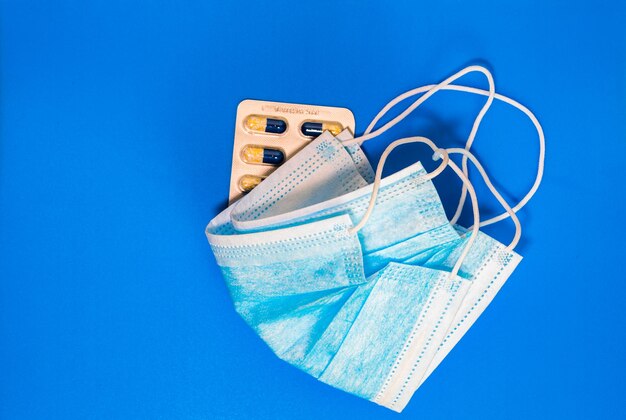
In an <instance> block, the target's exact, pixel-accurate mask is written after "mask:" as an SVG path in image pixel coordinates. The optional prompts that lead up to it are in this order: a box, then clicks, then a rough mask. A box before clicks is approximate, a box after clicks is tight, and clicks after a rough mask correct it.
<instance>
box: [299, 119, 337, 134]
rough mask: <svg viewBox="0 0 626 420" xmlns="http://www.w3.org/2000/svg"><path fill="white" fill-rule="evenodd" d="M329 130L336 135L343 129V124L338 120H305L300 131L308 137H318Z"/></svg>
mask: <svg viewBox="0 0 626 420" xmlns="http://www.w3.org/2000/svg"><path fill="white" fill-rule="evenodd" d="M327 130H328V131H330V132H331V133H332V135H333V136H336V135H338V134H339V133H341V132H342V131H343V126H342V125H341V124H339V123H338V122H332V121H328V122H316V121H305V122H303V123H302V126H300V131H301V132H302V134H304V135H305V136H307V137H317V136H319V135H320V134H322V133H323V132H324V131H327Z"/></svg>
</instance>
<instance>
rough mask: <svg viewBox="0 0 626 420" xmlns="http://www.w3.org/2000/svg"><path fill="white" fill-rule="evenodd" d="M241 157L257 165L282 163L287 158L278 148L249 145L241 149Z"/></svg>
mask: <svg viewBox="0 0 626 420" xmlns="http://www.w3.org/2000/svg"><path fill="white" fill-rule="evenodd" d="M241 159H243V161H244V162H246V163H251V164H255V165H260V164H266V165H280V164H281V163H283V161H284V160H285V154H284V153H283V152H282V151H281V150H278V149H268V148H266V147H263V146H252V145H247V146H244V148H243V149H241Z"/></svg>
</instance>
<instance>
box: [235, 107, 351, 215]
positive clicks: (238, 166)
mask: <svg viewBox="0 0 626 420" xmlns="http://www.w3.org/2000/svg"><path fill="white" fill-rule="evenodd" d="M346 128H347V129H349V130H350V131H351V132H352V133H354V130H355V127H354V115H353V114H352V111H350V110H349V109H347V108H338V107H330V106H317V105H302V104H290V103H284V102H268V101H257V100H252V99H246V100H244V101H242V102H241V103H240V104H239V106H238V107H237V119H236V123H235V143H234V147H233V161H232V169H231V174H230V193H229V196H228V200H229V202H230V203H233V202H234V201H236V200H238V199H239V198H241V197H242V196H243V195H244V194H245V193H247V192H249V191H251V190H252V189H253V188H254V187H256V186H257V185H258V184H259V183H260V182H262V181H263V179H265V178H266V177H267V176H268V175H269V174H271V173H272V172H273V171H274V170H275V169H276V168H277V167H279V166H280V165H281V164H283V163H284V162H285V161H287V160H288V159H289V158H290V157H291V156H293V155H294V154H295V153H297V152H298V151H299V150H300V149H302V148H303V147H304V146H306V145H307V144H308V143H309V142H310V141H311V140H313V139H314V138H316V137H317V136H319V135H320V134H322V133H323V132H324V131H330V132H331V133H332V134H333V135H337V134H339V133H340V132H341V131H343V130H344V129H346Z"/></svg>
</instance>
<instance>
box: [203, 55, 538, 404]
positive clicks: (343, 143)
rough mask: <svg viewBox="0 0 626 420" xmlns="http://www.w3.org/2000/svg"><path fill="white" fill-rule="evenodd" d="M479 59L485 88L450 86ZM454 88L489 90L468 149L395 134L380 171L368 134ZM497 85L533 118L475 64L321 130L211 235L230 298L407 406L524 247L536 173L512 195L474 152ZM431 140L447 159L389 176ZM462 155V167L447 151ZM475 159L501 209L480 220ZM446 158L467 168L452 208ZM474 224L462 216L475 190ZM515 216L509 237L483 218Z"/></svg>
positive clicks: (326, 371)
mask: <svg viewBox="0 0 626 420" xmlns="http://www.w3.org/2000/svg"><path fill="white" fill-rule="evenodd" d="M470 71H479V72H481V73H483V74H485V75H486V76H487V78H488V80H489V82H490V89H489V91H483V90H478V89H475V88H470V87H464V86H459V85H452V84H451V83H452V82H453V81H454V80H456V79H457V78H459V77H461V76H463V75H464V74H466V73H468V72H470ZM440 89H453V90H460V91H467V92H471V93H476V94H481V95H485V96H487V98H488V99H487V102H486V104H485V106H484V107H483V109H482V110H481V113H480V114H479V116H478V118H477V119H476V121H475V124H474V128H473V130H472V133H471V134H470V137H469V139H468V142H467V144H466V148H465V149H455V148H453V149H441V148H438V147H437V146H436V145H435V144H434V143H433V142H432V141H430V140H429V139H426V138H424V137H411V138H407V139H401V140H397V141H395V142H393V143H392V144H391V145H390V146H389V147H388V148H387V149H386V150H385V152H384V153H383V155H382V157H381V160H380V162H379V165H378V167H377V171H376V174H374V173H373V171H372V169H371V167H370V166H369V163H368V161H367V159H366V158H365V155H364V154H363V152H362V150H361V149H360V146H359V144H360V143H362V142H363V141H367V140H369V139H371V138H374V137H376V136H377V135H379V134H381V133H382V132H384V131H386V130H387V129H388V128H390V127H391V126H393V125H394V124H396V123H397V122H399V121H400V120H402V119H403V118H404V117H405V116H406V115H408V113H410V112H412V111H413V110H414V109H415V108H417V106H419V105H420V104H421V103H422V102H423V101H424V100H426V99H427V98H428V97H429V96H430V95H432V94H434V93H435V92H436V91H437V90H440ZM420 93H424V95H422V96H421V97H420V98H419V99H418V100H417V101H415V102H414V103H413V104H412V105H411V106H410V107H408V108H407V109H406V110H405V111H404V112H403V113H401V114H400V115H399V116H398V117H396V118H395V119H393V120H391V121H390V122H389V123H387V124H385V125H384V126H382V127H381V128H379V129H378V130H376V131H374V132H372V128H373V127H374V126H375V124H376V123H377V121H378V120H379V119H380V118H381V117H382V116H383V115H384V114H385V113H386V112H387V111H388V110H389V109H390V108H391V107H393V106H394V105H395V104H396V103H398V102H400V101H402V100H404V99H406V98H407V97H410V96H412V95H417V94H420ZM494 98H498V99H500V100H503V101H505V102H508V103H510V104H512V105H514V106H516V107H517V108H520V109H521V110H522V111H523V112H525V113H526V114H527V115H529V116H530V117H531V119H532V120H533V122H536V119H534V116H532V114H531V113H530V111H528V110H527V109H526V108H524V107H523V106H522V105H520V104H518V103H517V102H515V101H512V100H510V99H508V98H505V97H502V96H500V95H498V94H496V93H495V89H494V88H493V80H492V78H491V75H490V74H489V73H488V72H487V71H486V70H485V69H483V68H482V67H476V66H474V67H469V68H467V69H465V70H462V71H461V72H459V73H457V74H456V75H454V76H452V77H450V78H449V79H447V80H446V81H444V82H442V83H440V84H438V85H434V86H426V87H424V88H418V89H416V90H414V91H410V92H407V93H406V94H404V95H401V96H399V97H398V98H396V99H394V100H393V101H392V102H391V103H390V104H389V105H387V106H386V107H385V108H383V110H382V111H381V113H380V114H379V115H378V116H377V117H376V118H375V120H374V121H373V122H372V124H370V127H369V128H368V129H367V130H366V132H365V133H364V135H363V136H361V137H359V138H356V139H353V138H352V137H351V135H350V134H349V133H345V132H344V133H341V134H340V135H339V136H337V138H335V137H333V136H332V135H331V134H330V133H324V134H323V135H321V136H320V137H318V138H317V139H316V140H314V141H312V142H311V143H310V144H309V145H308V146H307V147H305V148H304V149H303V150H302V151H301V152H299V153H298V154H296V155H295V156H294V157H292V158H291V159H290V160H289V161H287V162H286V163H285V164H284V165H283V166H281V167H280V168H278V169H277V170H276V171H275V172H274V173H272V175H270V176H269V177H268V178H267V179H266V180H265V181H263V182H262V183H261V184H260V185H259V186H258V187H257V188H255V189H254V190H253V191H252V192H250V193H249V194H248V195H246V196H245V197H244V198H242V199H241V200H239V201H238V202H236V203H234V204H233V205H231V206H230V207H229V208H227V209H226V210H225V211H223V212H222V213H221V214H220V215H218V216H217V217H216V218H215V219H214V220H212V221H211V223H210V224H209V225H208V227H207V237H208V239H209V243H210V245H211V248H212V250H213V253H214V255H215V257H216V260H217V263H218V265H219V266H220V267H221V270H222V273H223V275H224V278H225V280H226V284H227V285H228V288H229V291H230V294H231V297H232V299H233V302H234V305H235V309H236V310H237V312H238V313H239V314H240V315H241V316H242V317H243V319H244V320H245V321H246V322H247V323H248V324H249V325H250V326H251V327H252V328H253V329H254V330H255V331H256V332H257V334H258V335H259V336H260V337H261V338H262V339H263V340H264V341H265V342H266V343H267V345H268V346H269V347H270V348H271V349H272V351H274V353H276V355H277V356H278V357H280V358H281V359H283V360H285V361H287V362H288V363H290V364H292V365H294V366H296V367H298V368H300V369H302V370H303V371H305V372H307V373H309V374H310V375H312V376H314V377H316V378H317V379H319V380H320V381H322V382H325V383H327V384H329V385H332V386H334V387H336V388H338V389H341V390H344V391H347V392H350V393H352V394H354V395H357V396H359V397H362V398H366V399H368V400H371V401H374V402H376V403H378V404H380V405H383V406H385V407H388V408H390V409H393V410H395V411H401V410H402V409H403V408H404V407H405V406H406V404H407V403H408V401H409V399H410V398H411V396H412V395H413V393H414V392H415V390H416V389H417V388H418V387H419V386H420V385H421V383H422V382H423V381H424V380H425V379H426V378H427V377H428V375H430V373H431V372H432V371H433V370H434V369H435V368H436V366H437V365H438V364H439V363H440V362H441V360H443V358H444V357H445V356H446V354H447V353H448V352H449V351H450V350H451V349H452V347H453V346H454V344H456V342H458V340H459V339H460V338H461V337H462V335H463V334H464V333H465V332H466V331H467V330H468V329H469V327H470V326H471V325H472V324H473V323H474V322H475V321H476V319H477V318H478V316H479V315H480V314H481V313H482V312H483V311H484V309H485V308H486V306H487V305H488V304H489V302H491V300H492V299H493V297H494V296H495V294H496V293H497V291H498V290H499V289H500V287H501V286H502V284H503V283H504V282H505V281H506V279H507V278H508V277H509V276H510V274H511V273H512V272H513V270H514V269H515V267H516V265H517V264H518V263H519V261H520V260H521V257H520V256H519V255H518V254H517V253H515V252H514V251H513V248H514V246H515V245H516V243H517V241H518V240H519V237H520V232H521V231H520V225H519V220H518V219H517V217H516V214H515V212H516V211H517V210H519V208H521V207H522V206H523V205H525V204H526V202H527V201H528V199H530V197H531V196H532V194H533V193H534V190H536V188H537V186H538V185H539V182H540V180H541V174H542V166H543V134H542V132H541V127H540V126H539V124H538V122H536V124H535V125H536V126H537V128H538V131H539V134H540V140H541V155H540V165H539V171H538V174H537V179H536V182H535V185H534V186H533V189H532V190H531V191H530V192H529V193H528V194H527V196H526V197H525V198H524V199H523V200H522V201H521V202H520V203H519V204H518V205H517V206H515V207H513V208H511V207H510V206H509V205H508V204H507V203H506V201H505V200H504V199H503V198H502V196H501V195H500V194H499V193H498V191H497V190H496V189H495V188H494V187H493V185H492V184H491V182H490V180H489V178H488V177H487V175H486V173H485V171H484V169H483V167H482V166H481V164H480V163H479V162H478V160H477V159H476V158H475V157H474V156H473V155H472V154H471V153H470V152H469V151H468V150H469V148H470V147H471V144H472V142H473V138H474V135H475V133H476V130H477V128H478V125H479V124H480V120H481V119H482V116H483V115H484V114H485V112H486V110H487V109H488V108H489V106H490V105H491V102H492V100H493V99H494ZM406 143H423V144H426V145H427V146H429V147H430V148H431V149H432V151H433V152H434V156H433V157H434V158H435V159H437V160H440V164H439V166H438V168H437V169H435V170H434V171H432V172H430V173H427V172H426V171H425V170H424V168H423V167H422V166H421V164H419V163H417V164H414V165H411V166H410V167H408V168H406V169H404V170H402V171H400V172H398V173H396V174H393V175H391V176H388V177H386V178H383V177H382V169H383V166H384V164H385V161H386V159H387V156H388V155H389V153H390V152H391V151H392V150H393V149H394V148H396V147H398V146H400V145H402V144H406ZM453 154H460V155H462V158H463V162H462V169H461V168H460V167H459V166H457V165H456V164H455V163H454V162H453V161H452V160H451V159H450V155H453ZM468 159H469V160H470V161H471V162H472V163H473V164H474V165H475V166H476V168H477V169H478V171H479V172H480V174H481V175H482V177H483V179H484V181H485V182H486V184H487V186H488V188H489V190H490V191H491V192H492V194H493V195H494V196H495V198H496V199H497V200H498V201H499V202H500V204H501V205H502V206H503V207H504V209H505V213H503V214H502V215H499V216H497V217H495V218H492V219H489V220H486V221H483V222H481V221H480V218H479V209H478V204H477V197H476V194H475V192H474V188H473V186H472V184H471V183H470V181H469V179H468V176H467V160H468ZM448 167H449V168H451V169H452V170H453V171H454V172H455V173H456V174H457V175H458V176H459V178H460V179H461V180H462V182H463V190H462V199H461V203H460V204H459V210H458V211H457V214H456V215H455V216H454V218H453V219H452V221H449V220H448V219H447V217H446V214H445V211H444V209H443V206H442V204H441V201H440V200H439V196H438V194H437V191H436V189H435V187H434V185H433V184H432V182H431V179H432V178H434V177H436V176H437V175H439V174H440V173H441V172H442V171H443V170H445V169H446V168H448ZM467 194H469V197H470V199H471V202H472V210H473V216H474V224H473V226H472V227H470V228H469V229H465V228H462V227H460V226H455V225H454V223H455V222H456V219H458V216H459V215H460V209H461V208H462V206H463V201H464V199H465V197H466V195H467ZM506 217H510V218H511V219H512V220H513V222H514V223H515V226H516V234H515V238H514V239H513V241H512V243H511V244H510V245H508V246H504V245H502V244H501V243H499V242H498V241H496V240H495V239H493V238H490V237H489V236H487V235H486V234H484V233H482V232H480V231H479V228H480V226H484V225H486V224H490V223H494V222H497V221H499V220H502V219H504V218H506Z"/></svg>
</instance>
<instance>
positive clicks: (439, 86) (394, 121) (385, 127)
mask: <svg viewBox="0 0 626 420" xmlns="http://www.w3.org/2000/svg"><path fill="white" fill-rule="evenodd" d="M473 72H479V73H482V74H484V75H485V77H487V80H488V81H489V91H490V92H491V94H490V95H489V98H488V99H487V102H486V103H485V105H484V106H483V108H482V109H481V111H480V113H479V114H478V117H477V118H476V121H475V122H474V127H473V128H472V133H473V134H470V136H471V137H473V136H475V135H476V130H478V126H479V125H480V121H481V120H482V118H483V116H484V115H485V113H486V112H487V110H488V109H489V107H490V106H491V103H492V101H493V97H494V94H495V84H494V81H493V77H492V76H491V73H490V72H489V70H487V69H486V68H484V67H482V66H468V67H465V68H464V69H462V70H460V71H458V72H456V73H455V74H453V75H452V76H450V77H448V78H447V79H445V80H444V81H443V82H441V83H439V84H437V85H430V89H428V92H427V93H425V94H424V95H422V96H421V97H420V98H418V99H417V100H416V101H415V102H413V103H412V104H411V105H410V106H409V107H408V108H406V109H405V110H404V111H402V113H400V114H399V115H398V116H396V117H395V118H394V119H392V120H391V121H388V122H387V123H386V124H384V125H383V126H382V127H380V128H379V129H377V130H376V131H374V132H371V133H370V132H369V130H371V129H372V127H373V126H374V124H375V123H376V122H377V121H378V119H380V117H382V116H383V115H384V114H385V113H386V112H387V111H388V110H389V109H390V108H391V107H392V106H393V105H395V104H396V103H397V102H394V103H393V104H392V103H391V102H390V103H389V104H387V105H386V106H385V107H384V108H383V110H382V111H381V112H379V113H378V116H377V118H376V119H375V121H372V123H370V125H369V127H368V128H367V130H366V132H365V134H364V135H362V136H360V137H355V138H353V139H350V140H348V141H345V142H343V143H344V145H345V146H351V145H353V144H356V143H359V144H361V143H363V142H364V141H367V140H370V139H373V138H374V137H377V136H379V135H381V134H383V133H384V132H385V131H387V130H389V129H390V128H392V127H393V126H394V125H396V124H397V123H399V122H400V121H402V120H403V119H404V118H406V117H407V116H408V115H409V114H410V113H411V112H413V111H414V110H415V109H416V108H417V107H418V106H420V105H421V104H422V103H424V102H425V101H426V100H427V99H428V98H430V97H431V96H432V95H434V94H435V93H437V92H438V91H439V90H441V89H443V88H444V87H445V86H447V85H449V84H451V83H452V82H454V81H455V80H457V79H459V78H461V77H463V76H465V75H466V74H468V73H473ZM408 97H409V96H407V98H408ZM396 99H398V98H396ZM394 101H395V99H394ZM472 141H473V139H472Z"/></svg>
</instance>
